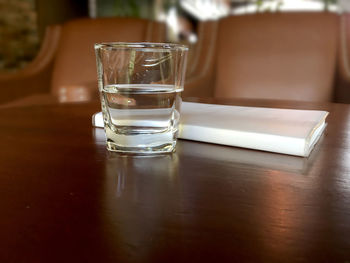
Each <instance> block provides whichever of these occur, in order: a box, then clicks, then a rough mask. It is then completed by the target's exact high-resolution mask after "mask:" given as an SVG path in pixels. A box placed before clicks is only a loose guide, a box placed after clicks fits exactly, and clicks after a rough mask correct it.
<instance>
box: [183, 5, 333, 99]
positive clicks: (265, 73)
mask: <svg viewBox="0 0 350 263" xmlns="http://www.w3.org/2000/svg"><path fill="white" fill-rule="evenodd" d="M338 31H339V16H338V15H336V14H330V13H325V12H322V13H263V14H253V15H244V16H230V17H227V18H225V19H222V20H221V21H220V22H219V28H218V36H217V42H216V47H215V49H216V54H215V55H214V63H215V66H214V67H213V68H212V71H210V70H207V71H203V72H202V76H208V75H210V76H211V77H210V78H211V81H214V85H212V90H211V91H210V90H209V91H206V93H212V94H213V95H214V96H215V97H225V98H250V99H278V100H304V101H331V100H333V96H334V88H333V87H334V81H335V72H336V68H337V55H338ZM203 55H204V56H206V55H207V54H203ZM207 59H209V58H207ZM209 60H210V59H209ZM203 67H204V66H203ZM206 82H209V81H208V80H204V81H202V80H200V79H199V80H197V83H195V82H194V83H188V85H187V87H186V89H187V90H188V92H191V91H194V92H196V94H191V95H192V96H201V95H202V94H201V91H200V89H201V86H202V85H203V83H206ZM186 89H185V90H186Z"/></svg>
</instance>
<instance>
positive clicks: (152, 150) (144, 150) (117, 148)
mask: <svg viewBox="0 0 350 263" xmlns="http://www.w3.org/2000/svg"><path fill="white" fill-rule="evenodd" d="M175 146H176V142H173V143H168V144H163V145H159V146H148V147H145V146H142V147H126V146H121V145H118V144H117V143H115V142H110V141H107V150H108V151H111V152H119V153H131V154H162V153H172V152H175V148H176V147H175Z"/></svg>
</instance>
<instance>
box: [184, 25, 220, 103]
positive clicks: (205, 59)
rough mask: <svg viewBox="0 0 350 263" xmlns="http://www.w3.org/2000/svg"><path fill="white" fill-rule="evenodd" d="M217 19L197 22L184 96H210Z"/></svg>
mask: <svg viewBox="0 0 350 263" xmlns="http://www.w3.org/2000/svg"><path fill="white" fill-rule="evenodd" d="M217 31H218V21H216V20H214V21H203V22H200V23H199V24H198V30H197V37H198V40H197V42H196V44H195V45H193V46H190V51H189V58H188V63H187V64H188V65H187V67H188V68H187V72H186V82H185V89H184V92H183V96H184V97H212V96H213V95H214V93H213V86H214V69H215V48H216V38H217Z"/></svg>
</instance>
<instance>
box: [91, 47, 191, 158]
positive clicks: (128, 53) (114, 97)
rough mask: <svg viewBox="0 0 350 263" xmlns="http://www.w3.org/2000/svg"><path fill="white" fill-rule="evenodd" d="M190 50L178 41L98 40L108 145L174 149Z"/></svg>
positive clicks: (128, 150) (137, 149)
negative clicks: (164, 42) (168, 42)
mask: <svg viewBox="0 0 350 263" xmlns="http://www.w3.org/2000/svg"><path fill="white" fill-rule="evenodd" d="M187 51H188V48H187V47H186V46H183V45H177V44H163V43H100V44H95V52H96V61H97V75H98V85H99V91H100V98H101V107H102V113H103V119H104V127H105V132H106V138H107V149H108V150H110V151H116V152H124V153H143V154H148V153H164V152H173V151H174V150H175V146H176V140H177V134H178V125H179V118H180V105H181V92H182V91H183V86H184V79H185V70H186V59H187Z"/></svg>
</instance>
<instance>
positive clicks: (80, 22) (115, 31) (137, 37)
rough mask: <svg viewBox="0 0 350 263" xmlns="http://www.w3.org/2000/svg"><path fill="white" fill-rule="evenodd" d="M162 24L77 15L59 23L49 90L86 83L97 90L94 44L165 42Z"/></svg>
mask: <svg viewBox="0 0 350 263" xmlns="http://www.w3.org/2000/svg"><path fill="white" fill-rule="evenodd" d="M164 38H165V26H164V25H163V24H161V23H157V22H152V21H148V20H144V19H136V18H98V19H89V18H83V19H77V20H72V21H69V22H67V23H66V24H64V25H63V26H62V32H61V39H60V42H59V47H58V51H57V54H56V59H55V64H54V69H53V76H52V83H51V88H52V93H53V94H54V95H59V93H60V91H62V89H65V88H64V87H66V86H77V87H89V88H93V89H96V92H97V73H96V59H95V53H94V44H95V43H98V42H112V41H113V42H118V41H120V42H142V41H143V42H144V41H149V42H164Z"/></svg>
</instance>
